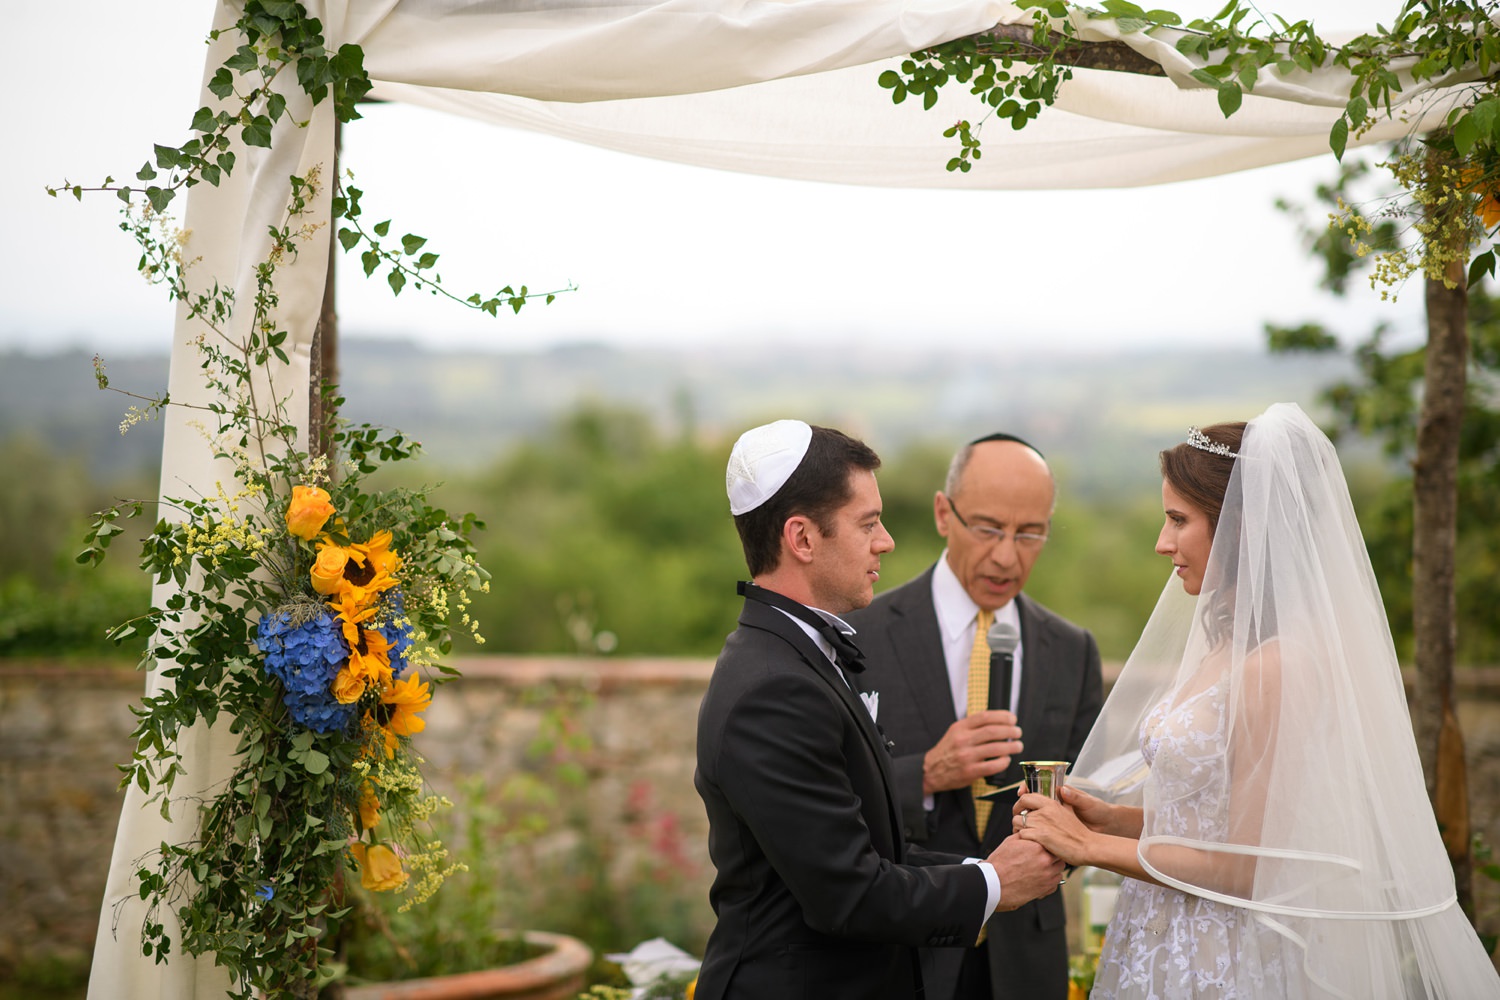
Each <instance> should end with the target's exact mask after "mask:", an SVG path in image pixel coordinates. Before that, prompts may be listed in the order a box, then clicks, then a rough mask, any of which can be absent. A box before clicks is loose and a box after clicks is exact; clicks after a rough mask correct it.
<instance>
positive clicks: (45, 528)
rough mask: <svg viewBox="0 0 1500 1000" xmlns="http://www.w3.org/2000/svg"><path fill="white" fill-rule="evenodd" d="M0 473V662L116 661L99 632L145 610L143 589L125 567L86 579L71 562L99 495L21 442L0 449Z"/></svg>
mask: <svg viewBox="0 0 1500 1000" xmlns="http://www.w3.org/2000/svg"><path fill="white" fill-rule="evenodd" d="M0 468H4V469H5V470H6V475H5V476H3V477H0V524H4V525H5V530H4V531H0V656H33V657H44V656H45V657H50V656H56V655H59V654H64V655H78V654H88V655H96V656H97V655H105V656H109V655H119V651H118V650H117V649H116V648H115V646H114V645H113V644H112V643H110V642H109V641H107V640H106V639H105V638H104V634H105V631H106V629H108V627H109V626H111V625H114V624H116V623H117V622H120V621H123V620H124V619H126V618H129V617H130V616H131V615H133V614H135V613H137V612H138V611H139V609H140V608H142V607H144V606H145V604H146V602H147V595H148V594H149V591H150V582H149V581H148V580H147V579H146V578H145V577H144V576H142V575H141V573H140V572H139V571H137V570H135V569H134V567H133V566H132V565H131V564H130V563H128V562H122V563H119V564H117V565H115V566H112V567H108V568H107V569H106V571H103V572H90V571H88V570H86V569H85V568H84V567H81V566H78V565H77V564H75V563H74V562H73V558H72V557H73V554H74V552H75V551H76V549H77V548H78V543H79V539H80V538H81V537H82V535H83V529H84V526H85V525H86V524H87V518H88V515H89V513H90V512H91V511H94V510H97V509H99V508H100V507H102V506H103V505H104V503H105V498H106V496H107V495H108V494H107V492H106V491H105V490H103V489H101V488H100V487H98V486H97V485H95V484H94V483H93V482H92V480H91V479H90V477H89V475H88V473H87V472H86V471H85V469H84V466H83V461H82V460H81V459H80V458H78V457H76V456H72V455H68V456H60V455H58V454H57V453H56V451H55V450H54V449H52V448H49V447H47V446H46V445H44V444H43V443H42V442H40V441H39V440H37V439H34V438H32V437H30V436H28V435H25V434H20V435H14V436H12V437H9V438H7V439H5V440H4V441H0ZM134 478H137V479H139V478H141V477H139V476H138V477H134ZM126 655H134V650H130V651H128V652H127V654H126Z"/></svg>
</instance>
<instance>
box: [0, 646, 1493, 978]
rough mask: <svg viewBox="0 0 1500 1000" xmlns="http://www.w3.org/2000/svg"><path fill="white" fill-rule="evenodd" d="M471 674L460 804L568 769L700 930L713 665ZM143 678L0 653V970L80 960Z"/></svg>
mask: <svg viewBox="0 0 1500 1000" xmlns="http://www.w3.org/2000/svg"><path fill="white" fill-rule="evenodd" d="M463 670H464V676H463V678H462V679H460V680H457V681H454V682H453V683H452V684H451V685H449V686H448V687H446V688H445V689H444V690H443V691H442V692H441V693H440V696H439V697H438V698H437V699H435V700H434V703H433V707H432V709H431V711H430V712H429V713H428V727H427V730H426V731H425V732H424V733H423V734H422V736H421V742H420V745H421V748H422V752H423V754H424V756H425V757H426V758H427V760H428V775H429V777H430V779H431V780H432V781H433V784H434V785H435V786H436V787H437V788H438V789H439V790H440V791H444V792H445V793H447V794H449V795H451V796H452V797H454V798H455V799H456V800H458V801H459V804H460V810H461V811H462V810H463V809H464V808H469V807H472V805H473V803H472V802H469V803H468V805H467V806H466V805H465V796H467V797H468V798H470V799H472V798H473V796H474V794H475V793H476V790H477V794H479V795H481V796H483V797H484V798H485V799H487V800H494V799H496V798H498V797H499V796H500V795H501V792H502V789H503V788H504V787H505V786H506V783H507V781H509V780H510V779H512V778H514V777H515V776H517V775H532V776H535V777H536V778H537V779H538V781H539V782H540V783H541V784H543V785H544V786H545V785H547V784H548V783H556V779H557V776H558V774H559V773H560V770H559V769H560V767H561V766H562V765H566V766H568V767H574V768H577V769H579V771H580V773H581V775H582V782H581V784H580V785H578V786H577V788H576V790H575V791H574V792H573V793H571V795H570V794H568V793H567V791H566V789H564V794H563V796H562V800H561V801H560V802H559V803H556V804H554V806H552V807H549V808H552V810H553V811H554V812H555V813H558V811H559V810H561V811H568V810H569V809H570V803H571V812H570V815H572V816H573V817H574V819H575V823H574V825H573V826H571V827H570V828H568V829H567V830H564V831H563V832H562V833H560V834H558V836H559V837H564V838H566V837H569V836H571V837H572V838H574V840H575V841H576V840H577V839H578V838H579V837H581V836H583V837H586V836H592V837H593V838H595V839H596V840H598V841H599V842H600V843H603V844H605V845H606V846H607V848H608V850H607V851H606V855H607V857H608V864H609V867H610V870H611V871H612V872H613V873H614V874H615V875H617V876H618V877H620V878H626V877H629V873H632V872H634V873H639V872H641V871H643V870H645V869H648V868H653V866H654V869H655V870H658V871H660V870H663V869H670V874H671V875H672V878H671V880H670V881H671V891H672V892H675V893H677V894H679V895H681V896H682V897H683V898H684V899H685V900H686V902H685V903H683V906H684V907H686V917H685V919H686V920H687V922H688V923H689V924H691V925H692V926H693V927H694V928H696V929H697V933H698V934H700V935H701V934H703V933H706V931H707V929H708V927H709V926H710V925H711V922H712V914H711V913H710V911H709V909H708V904H707V898H706V897H707V886H708V882H709V879H710V878H711V876H712V869H711V867H710V866H709V864H708V859H707V851H706V835H707V824H706V821H705V819H704V816H703V809H702V805H701V803H700V802H699V800H698V797H697V795H696V793H695V792H694V791H693V786H692V774H693V753H694V749H693V744H694V731H695V726H696V720H697V709H698V702H699V699H700V698H701V696H702V692H703V688H704V685H705V684H706V682H707V679H708V675H709V671H710V664H709V663H707V662H704V661H700V660H691V661H689V660H665V659H657V660H651V659H637V660H597V659H564V658H515V657H505V658H500V657H497V658H485V659H476V660H470V661H467V662H466V663H464V664H463ZM1462 677H1463V678H1464V681H1463V683H1462V684H1461V685H1460V699H1461V701H1460V712H1459V715H1460V719H1461V722H1462V725H1463V729H1464V733H1465V736H1466V739H1467V741H1468V756H1469V760H1470V774H1469V781H1470V793H1471V796H1470V797H1471V802H1472V803H1473V816H1472V820H1473V824H1474V827H1475V829H1476V830H1479V831H1481V832H1482V833H1483V834H1484V836H1485V838H1486V839H1487V840H1488V842H1489V843H1491V844H1495V845H1500V670H1481V671H1467V672H1465V673H1464V674H1463V675H1462ZM141 688H142V678H141V676H140V675H139V674H136V673H135V672H133V671H131V670H128V669H126V670H119V669H113V668H109V667H102V666H100V667H90V666H69V667H56V666H46V665H28V664H17V663H14V662H8V663H4V664H0V899H3V900H4V902H5V905H4V906H3V907H0V980H3V979H5V978H6V977H7V976H8V975H9V974H10V973H11V972H12V971H13V970H15V969H16V968H18V967H19V966H20V965H22V964H23V963H27V962H35V961H37V960H39V959H44V958H45V959H57V960H61V961H63V962H74V961H76V962H80V963H85V962H86V961H87V956H88V954H89V951H90V949H91V947H92V942H93V938H94V934H95V930H96V927H97V923H98V916H99V910H100V902H101V900H100V896H101V893H102V891H103V886H104V880H105V874H106V872H107V870H108V866H109V858H110V852H111V846H112V843H113V837H114V830H115V826H116V823H117V822H118V819H119V809H120V802H121V796H122V793H121V792H119V791H118V789H117V782H118V778H119V773H118V771H117V770H116V769H115V765H116V764H118V763H120V762H121V761H123V760H125V759H126V757H127V756H128V754H129V752H130V745H131V744H130V739H129V734H130V731H131V728H132V724H133V720H132V716H131V714H130V711H129V706H130V704H131V703H132V702H133V701H134V699H136V698H137V697H138V696H139V694H140V691H141ZM560 705H561V706H563V710H562V711H558V710H557V708H558V706H560ZM559 724H561V726H562V729H561V730H558V729H557V726H558V725H559ZM580 737H581V738H580ZM558 814H560V813H558ZM542 843H543V844H545V841H543V842H542ZM552 846H553V847H559V846H560V845H558V844H553V845H552ZM533 847H535V845H533ZM538 888H539V889H543V890H548V891H551V892H552V893H553V894H554V895H556V893H557V892H558V891H559V890H564V891H565V887H562V886H557V885H553V886H543V887H538ZM1476 889H1477V890H1478V892H1479V894H1480V910H1481V929H1483V930H1486V931H1488V932H1490V933H1495V932H1497V931H1500V884H1497V883H1495V882H1493V881H1490V880H1488V879H1484V878H1479V879H1477V880H1476ZM124 932H126V929H123V928H122V933H124Z"/></svg>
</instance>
